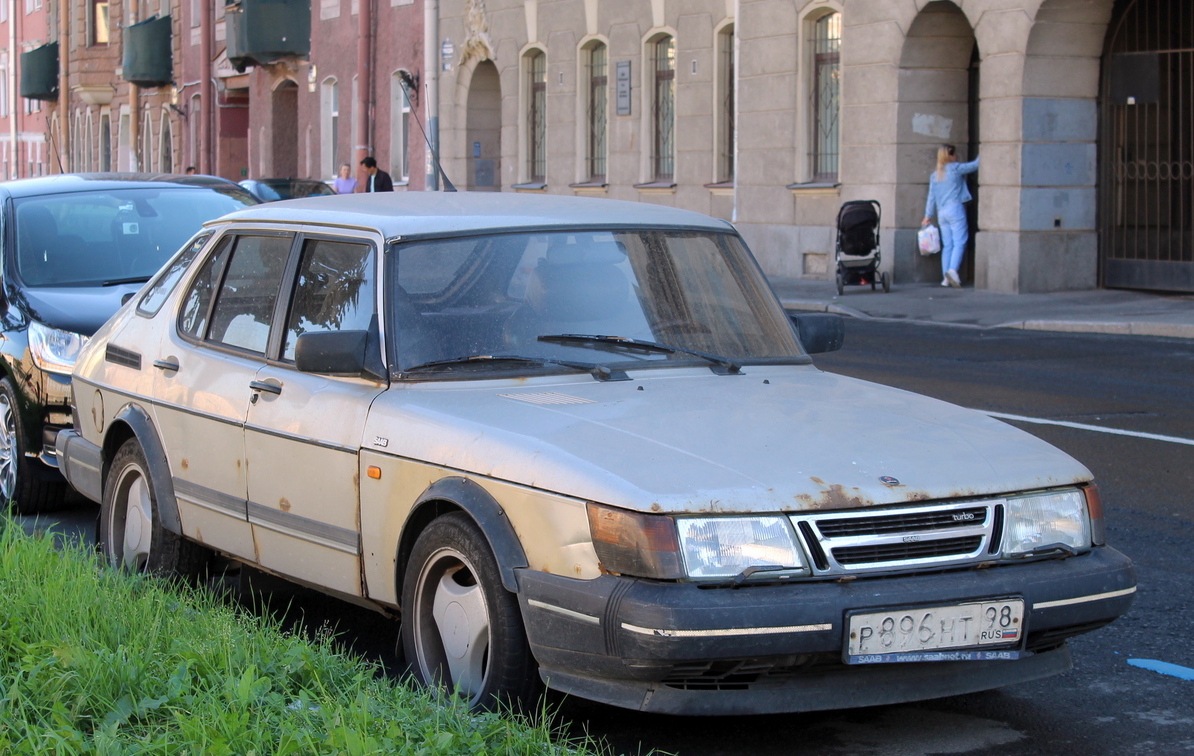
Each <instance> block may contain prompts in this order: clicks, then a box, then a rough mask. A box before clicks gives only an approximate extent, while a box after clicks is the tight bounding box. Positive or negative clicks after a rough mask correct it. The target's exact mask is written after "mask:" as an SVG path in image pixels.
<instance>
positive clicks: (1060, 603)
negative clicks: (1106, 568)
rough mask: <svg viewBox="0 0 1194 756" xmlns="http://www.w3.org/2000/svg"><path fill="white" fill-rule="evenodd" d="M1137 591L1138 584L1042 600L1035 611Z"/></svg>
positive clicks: (1126, 594) (1128, 594)
mask: <svg viewBox="0 0 1194 756" xmlns="http://www.w3.org/2000/svg"><path fill="white" fill-rule="evenodd" d="M1135 592H1136V586H1132V587H1131V588H1124V589H1123V590H1119V591H1107V592H1106V593H1092V594H1090V595H1089V596H1078V597H1076V598H1068V599H1058V600H1057V601H1041V602H1039V603H1036V604H1033V605H1032V608H1033V611H1035V610H1037V609H1053V608H1054V607H1058V606H1073V605H1074V604H1086V603H1089V602H1091V601H1103V600H1104V599H1113V598H1119V597H1120V596H1130V595H1132V594H1133V593H1135Z"/></svg>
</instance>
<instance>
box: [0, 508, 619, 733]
mask: <svg viewBox="0 0 1194 756" xmlns="http://www.w3.org/2000/svg"><path fill="white" fill-rule="evenodd" d="M0 602H3V603H2V605H0V753H3V754H38V756H57V755H58V754H63V755H65V754H104V755H105V756H107V755H108V754H112V755H116V754H172V755H174V754H179V755H181V754H191V755H193V756H200V755H202V756H222V755H224V754H237V755H238V756H248V755H249V754H255V755H256V756H266V755H267V754H336V755H340V754H345V755H355V754H580V753H595V752H597V751H598V750H600V749H598V748H597V747H596V746H594V745H593V744H592V743H588V742H585V743H577V742H569V741H568V740H566V739H564V738H562V737H560V736H559V733H558V732H557V731H554V730H553V729H552V727H551V726H550V725H546V724H535V723H531V722H527V721H525V720H523V719H520V718H516V717H510V716H503V715H499V714H495V713H482V714H478V713H474V712H469V711H467V710H465V709H464V708H463V707H462V706H460V705H458V704H453V703H450V702H445V701H443V700H441V699H437V698H435V697H433V696H431V695H429V694H428V693H426V692H423V691H418V690H412V689H408V688H406V687H404V686H403V685H402V684H401V683H399V682H397V681H394V680H392V679H389V678H386V677H384V676H382V675H380V674H379V670H378V668H377V667H376V666H375V665H372V664H369V663H367V662H364V661H362V660H360V659H357V658H355V657H352V656H350V655H348V654H346V653H343V652H340V651H338V650H337V649H336V647H335V645H334V644H333V643H332V640H331V638H330V637H328V636H327V635H326V634H325V635H324V636H322V637H319V638H316V639H315V640H314V641H311V640H307V639H304V638H301V637H297V636H295V635H292V634H288V633H286V632H284V631H283V630H282V629H281V628H280V627H279V625H278V623H277V622H276V621H274V620H271V619H263V618H261V617H257V616H251V615H248V614H246V613H245V612H244V611H242V610H239V609H237V608H236V607H235V606H230V605H228V604H226V603H225V602H224V601H223V600H222V599H221V598H220V597H218V596H216V595H214V594H213V593H211V592H208V591H204V590H192V589H187V588H184V587H178V586H174V585H172V584H168V583H165V582H163V581H160V580H156V579H152V578H146V577H141V576H132V575H126V574H122V573H118V572H116V571H113V570H108V569H104V568H102V567H99V565H98V560H96V559H95V557H94V554H92V553H91V552H90V551H88V550H87V549H85V548H83V547H81V546H77V545H67V546H65V547H63V548H58V547H56V546H55V544H54V542H53V540H52V539H51V537H49V536H41V537H31V536H29V535H26V534H25V533H24V531H23V530H22V529H21V528H20V527H19V526H18V525H16V524H15V523H13V522H12V521H11V520H9V519H7V518H3V519H0ZM539 721H540V722H546V721H548V718H547V717H540V718H539Z"/></svg>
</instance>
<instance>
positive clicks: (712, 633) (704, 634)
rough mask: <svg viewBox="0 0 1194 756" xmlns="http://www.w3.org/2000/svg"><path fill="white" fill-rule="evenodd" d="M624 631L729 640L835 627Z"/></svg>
mask: <svg viewBox="0 0 1194 756" xmlns="http://www.w3.org/2000/svg"><path fill="white" fill-rule="evenodd" d="M622 629H623V630H628V631H630V632H632V633H638V634H639V635H652V636H655V637H658V638H727V637H732V636H736V635H780V634H782V633H820V632H824V631H826V630H832V629H833V625H832V624H830V623H824V624H820V625H781V626H778V627H730V628H725V629H715V630H672V629H665V628H650V627H639V626H638V625H632V624H630V623H629V622H623V623H622Z"/></svg>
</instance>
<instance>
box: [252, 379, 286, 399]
mask: <svg viewBox="0 0 1194 756" xmlns="http://www.w3.org/2000/svg"><path fill="white" fill-rule="evenodd" d="M249 388H250V389H252V390H253V395H252V396H250V397H249V403H250V404H256V403H257V398H258V397H259V396H261V392H262V391H264V392H265V393H267V394H274V395H278V394H281V393H282V387H281V386H280V385H279V384H277V383H267V382H265V381H252V382H251V383H249Z"/></svg>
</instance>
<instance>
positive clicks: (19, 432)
mask: <svg viewBox="0 0 1194 756" xmlns="http://www.w3.org/2000/svg"><path fill="white" fill-rule="evenodd" d="M253 204H257V200H256V199H255V198H254V197H253V196H252V195H250V194H249V193H248V192H246V191H245V190H244V189H242V188H241V187H239V186H237V185H236V184H234V183H232V182H230V181H225V180H223V179H219V178H214V177H211V176H178V175H167V174H118V173H91V174H66V175H60V176H47V177H42V178H34V179H25V180H20V181H9V182H5V183H0V279H2V287H0V501H11V502H13V504H14V506H15V507H16V508H17V510H18V511H20V512H22V513H30V512H35V511H38V510H40V509H46V508H50V507H53V506H54V505H56V504H57V503H59V502H60V501H61V498H62V496H63V494H64V493H65V491H66V483H65V481H64V480H63V479H62V476H61V474H59V472H58V469H57V468H58V463H57V459H56V457H55V453H54V437H55V436H56V435H57V433H58V430H59V429H61V428H64V427H69V426H70V425H71V424H72V418H71V414H70V386H71V384H70V381H71V379H70V374H71V369H72V368H73V367H74V363H75V358H76V357H77V356H78V354H79V350H80V349H81V348H82V346H83V344H85V343H86V342H87V339H88V338H89V337H90V336H91V335H92V334H94V333H95V332H96V330H98V329H99V327H100V326H101V325H103V323H104V322H105V321H106V320H107V319H108V318H109V317H111V315H112V314H113V313H115V312H116V310H117V309H118V308H119V307H120V305H121V304H122V303H123V302H124V301H126V300H127V298H128V297H130V296H132V294H133V293H134V292H136V291H137V290H138V289H139V288H140V287H141V285H142V284H144V283H145V282H146V281H148V280H149V278H150V277H151V276H152V275H153V274H154V273H156V272H157V271H158V269H159V268H161V266H162V265H163V264H164V263H165V262H166V261H167V260H168V259H170V257H171V256H172V255H173V254H174V253H175V252H177V251H178V249H179V248H180V247H181V246H182V245H183V244H184V243H185V242H186V241H187V240H188V239H189V238H190V237H191V236H192V235H193V234H195V233H196V232H197V231H199V229H200V227H201V226H202V225H203V223H204V222H205V221H208V220H210V219H212V218H216V217H219V216H221V215H224V214H225V213H229V212H232V211H233V210H239V209H241V208H243V207H245V206H247V205H253Z"/></svg>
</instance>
